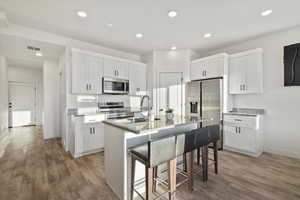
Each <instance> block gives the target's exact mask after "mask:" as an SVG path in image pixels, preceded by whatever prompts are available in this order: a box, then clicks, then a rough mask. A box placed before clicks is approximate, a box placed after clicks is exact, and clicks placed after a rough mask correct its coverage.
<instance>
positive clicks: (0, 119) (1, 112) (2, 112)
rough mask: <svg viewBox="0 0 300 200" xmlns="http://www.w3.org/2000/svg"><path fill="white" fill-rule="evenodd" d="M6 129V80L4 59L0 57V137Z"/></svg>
mask: <svg viewBox="0 0 300 200" xmlns="http://www.w3.org/2000/svg"><path fill="white" fill-rule="evenodd" d="M7 128H8V80H7V63H6V59H5V58H4V57H2V56H0V135H1V134H2V132H3V131H4V130H6V129H7Z"/></svg>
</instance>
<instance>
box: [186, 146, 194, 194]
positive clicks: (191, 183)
mask: <svg viewBox="0 0 300 200" xmlns="http://www.w3.org/2000/svg"><path fill="white" fill-rule="evenodd" d="M186 159H187V161H186V165H187V173H188V176H189V184H188V187H189V190H190V191H193V190H194V188H193V186H194V179H193V164H194V151H191V152H189V153H187V154H186Z"/></svg>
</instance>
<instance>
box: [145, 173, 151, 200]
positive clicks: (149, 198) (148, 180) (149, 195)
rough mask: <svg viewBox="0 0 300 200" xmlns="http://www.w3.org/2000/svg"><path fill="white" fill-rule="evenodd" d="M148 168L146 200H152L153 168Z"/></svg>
mask: <svg viewBox="0 0 300 200" xmlns="http://www.w3.org/2000/svg"><path fill="white" fill-rule="evenodd" d="M145 168H146V173H145V174H146V200H152V191H153V188H152V187H153V168H148V167H145Z"/></svg>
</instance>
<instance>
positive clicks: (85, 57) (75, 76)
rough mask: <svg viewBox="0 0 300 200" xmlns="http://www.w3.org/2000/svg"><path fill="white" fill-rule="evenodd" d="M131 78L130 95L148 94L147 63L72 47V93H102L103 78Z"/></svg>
mask: <svg viewBox="0 0 300 200" xmlns="http://www.w3.org/2000/svg"><path fill="white" fill-rule="evenodd" d="M104 76H106V77H112V78H119V79H127V80H129V86H130V88H129V90H130V95H144V94H146V79H147V77H146V65H145V64H143V63H139V62H136V61H130V60H125V59H121V58H114V57H111V56H107V55H102V54H98V53H93V52H86V51H82V50H79V49H72V83H71V84H72V93H73V94H90V95H98V94H102V78H103V77H104Z"/></svg>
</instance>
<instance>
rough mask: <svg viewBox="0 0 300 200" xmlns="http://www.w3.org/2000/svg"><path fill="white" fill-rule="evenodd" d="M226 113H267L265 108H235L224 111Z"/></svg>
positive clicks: (247, 114) (246, 114) (245, 114)
mask: <svg viewBox="0 0 300 200" xmlns="http://www.w3.org/2000/svg"><path fill="white" fill-rule="evenodd" d="M224 114H225V115H244V116H257V115H263V114H265V110H264V109H256V108H233V109H232V111H230V112H227V113H224Z"/></svg>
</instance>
